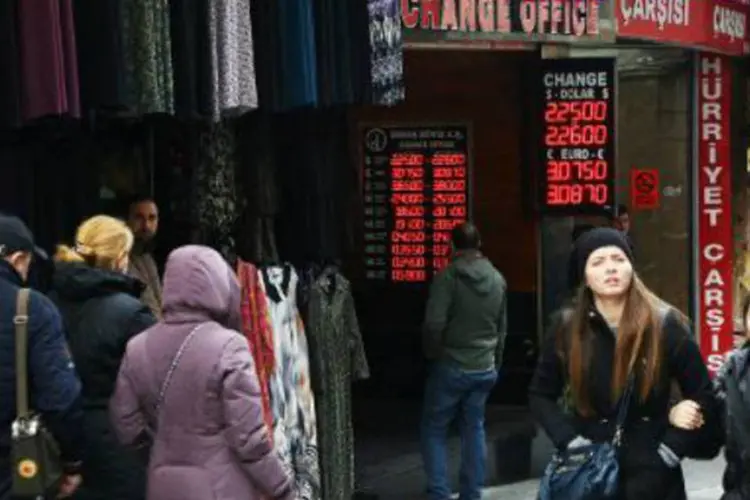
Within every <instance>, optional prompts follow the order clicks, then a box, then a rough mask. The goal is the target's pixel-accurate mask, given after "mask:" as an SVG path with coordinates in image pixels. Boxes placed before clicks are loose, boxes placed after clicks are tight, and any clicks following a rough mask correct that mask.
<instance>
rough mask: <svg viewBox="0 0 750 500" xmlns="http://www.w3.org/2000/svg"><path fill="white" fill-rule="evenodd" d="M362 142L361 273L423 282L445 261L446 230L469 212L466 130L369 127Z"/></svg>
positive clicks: (378, 278) (382, 278) (386, 279)
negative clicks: (362, 245)
mask: <svg viewBox="0 0 750 500" xmlns="http://www.w3.org/2000/svg"><path fill="white" fill-rule="evenodd" d="M363 144H364V148H363V150H364V166H363V174H364V180H363V189H364V193H363V200H364V225H365V227H364V258H365V262H364V264H365V276H366V278H367V279H368V280H375V281H383V282H393V283H424V282H427V281H430V280H431V279H432V277H433V276H434V275H435V274H436V273H437V272H438V271H440V270H441V269H443V268H444V267H445V266H446V265H447V264H448V260H449V258H450V253H451V246H450V240H451V230H452V229H453V228H454V227H455V226H456V225H458V224H461V223H462V222H464V221H465V220H466V219H467V218H468V215H469V213H468V212H469V207H470V206H471V200H470V192H471V190H470V189H469V188H470V179H471V175H470V174H471V172H470V162H469V151H468V149H469V148H468V128H467V127H466V126H453V125H451V126H441V125H435V126H395V127H369V128H365V129H364V130H363Z"/></svg>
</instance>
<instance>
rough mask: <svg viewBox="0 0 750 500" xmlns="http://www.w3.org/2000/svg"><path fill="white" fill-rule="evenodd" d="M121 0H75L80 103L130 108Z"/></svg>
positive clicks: (99, 107)
mask: <svg viewBox="0 0 750 500" xmlns="http://www.w3.org/2000/svg"><path fill="white" fill-rule="evenodd" d="M119 3H120V2H119V1H115V0H75V3H74V6H75V22H76V43H77V45H78V68H79V74H80V80H81V82H80V84H81V107H82V108H83V109H84V110H85V111H89V110H102V109H106V110H122V109H125V108H128V106H129V104H131V103H129V102H128V95H127V92H126V88H125V81H126V77H125V52H124V47H123V32H122V29H123V22H122V11H121V9H120V6H119Z"/></svg>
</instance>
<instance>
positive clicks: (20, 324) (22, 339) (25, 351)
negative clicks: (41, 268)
mask: <svg viewBox="0 0 750 500" xmlns="http://www.w3.org/2000/svg"><path fill="white" fill-rule="evenodd" d="M13 324H14V325H15V329H16V415H17V416H18V417H19V418H20V417H25V416H27V415H28V414H29V380H28V377H29V371H28V370H29V368H28V356H29V289H28V288H21V289H20V290H18V295H17V296H16V315H15V317H14V318H13Z"/></svg>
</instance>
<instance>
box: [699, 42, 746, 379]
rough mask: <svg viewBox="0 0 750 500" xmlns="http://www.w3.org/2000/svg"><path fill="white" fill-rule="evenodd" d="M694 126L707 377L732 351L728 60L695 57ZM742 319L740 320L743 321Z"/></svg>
mask: <svg viewBox="0 0 750 500" xmlns="http://www.w3.org/2000/svg"><path fill="white" fill-rule="evenodd" d="M695 72H696V73H695V88H696V89H697V92H696V104H695V109H696V113H695V114H696V116H695V118H696V123H695V129H694V134H695V135H694V137H695V138H696V142H697V144H698V154H697V155H696V157H695V163H694V166H693V169H694V171H693V175H694V183H695V186H696V190H695V191H696V198H697V203H696V204H695V205H694V210H695V217H693V231H697V233H698V234H697V243H698V248H697V256H696V262H695V264H696V272H695V274H694V276H695V279H696V285H697V286H695V292H696V295H697V296H696V301H695V304H696V314H694V316H693V317H694V318H695V326H696V329H697V334H698V338H699V339H700V346H701V352H702V354H703V358H704V359H705V361H706V364H707V366H708V371H709V372H710V373H711V374H712V375H713V374H715V373H716V372H717V371H718V370H719V369H720V368H721V365H722V364H723V363H724V361H725V360H726V355H727V354H728V353H729V352H730V351H731V350H732V347H733V338H732V333H733V331H734V324H733V323H734V322H733V315H732V305H733V304H734V301H733V298H732V294H733V282H734V280H733V270H734V267H733V266H734V263H733V256H734V234H733V224H734V222H733V220H732V145H731V123H732V119H731V117H732V78H733V77H734V75H733V74H732V62H731V61H730V60H729V58H727V57H724V56H720V55H716V54H709V53H698V54H696V64H695ZM743 320H744V318H743Z"/></svg>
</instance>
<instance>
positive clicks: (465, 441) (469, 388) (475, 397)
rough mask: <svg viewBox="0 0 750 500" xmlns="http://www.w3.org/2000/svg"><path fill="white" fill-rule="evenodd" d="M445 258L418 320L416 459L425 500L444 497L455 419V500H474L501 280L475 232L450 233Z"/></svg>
mask: <svg viewBox="0 0 750 500" xmlns="http://www.w3.org/2000/svg"><path fill="white" fill-rule="evenodd" d="M452 241H453V250H454V254H453V259H452V261H451V263H450V264H449V265H448V267H447V268H446V269H444V270H443V271H442V272H440V273H439V274H438V275H437V276H436V277H435V280H434V281H433V283H432V287H431V288H430V296H429V299H428V302H427V311H426V313H425V320H424V351H425V355H426V357H427V359H428V360H429V361H430V367H429V375H428V378H427V386H426V388H425V399H424V408H423V415H422V459H423V461H424V466H425V472H426V474H427V495H428V498H429V499H430V500H447V499H448V498H450V497H451V488H450V485H449V480H448V463H447V462H448V451H447V442H446V441H447V435H448V427H449V425H450V424H451V422H452V421H453V419H454V418H455V417H460V422H461V445H462V453H461V475H460V486H459V498H460V499H461V500H478V499H479V498H481V489H482V487H483V486H484V474H485V460H486V453H487V450H486V443H485V435H484V412H485V405H486V403H487V398H488V397H489V395H490V391H491V390H492V388H493V387H494V385H495V382H496V381H497V377H498V370H499V368H500V366H501V364H502V361H503V346H504V345H505V336H506V334H507V310H506V283H505V279H504V278H503V276H502V274H500V272H499V271H498V270H497V269H495V267H494V266H493V265H492V263H491V262H490V261H489V260H488V259H487V258H486V257H485V256H484V255H482V253H481V252H480V246H481V239H480V236H479V231H478V230H477V228H476V227H475V226H474V225H473V224H471V223H469V222H467V223H464V224H461V225H460V226H457V227H456V228H454V229H453V233H452Z"/></svg>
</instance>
